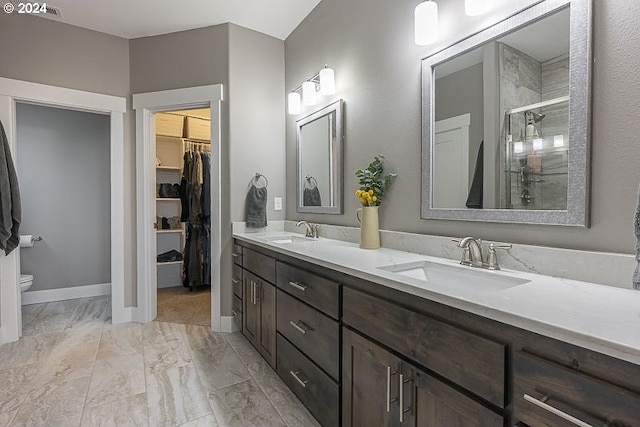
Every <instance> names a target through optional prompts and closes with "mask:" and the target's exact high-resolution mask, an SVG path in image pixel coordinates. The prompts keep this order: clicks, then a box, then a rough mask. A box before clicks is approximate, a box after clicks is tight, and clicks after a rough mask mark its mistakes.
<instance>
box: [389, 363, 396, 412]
mask: <svg viewBox="0 0 640 427" xmlns="http://www.w3.org/2000/svg"><path fill="white" fill-rule="evenodd" d="M395 374H397V372H395V371H394V372H391V366H387V413H389V412H390V411H391V404H392V403H393V402H395V401H396V400H398V399H397V398H396V399H393V400H391V375H395Z"/></svg>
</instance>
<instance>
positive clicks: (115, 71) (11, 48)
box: [0, 13, 136, 306]
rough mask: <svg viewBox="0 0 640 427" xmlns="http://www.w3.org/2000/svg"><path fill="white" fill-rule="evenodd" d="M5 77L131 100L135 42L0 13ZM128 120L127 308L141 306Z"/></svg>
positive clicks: (128, 121)
mask: <svg viewBox="0 0 640 427" xmlns="http://www.w3.org/2000/svg"><path fill="white" fill-rule="evenodd" d="M0 40H4V41H5V42H4V43H2V44H0V58H2V60H0V76H1V77H7V78H12V79H18V80H27V81H31V82H36V83H43V84H48V85H53V86H61V87H66V88H71V89H79V90H86V91H89V92H96V93H104V94H108V95H114V96H122V97H129V96H130V93H131V91H130V90H129V42H128V41H127V40H126V39H123V38H120V37H115V36H110V35H107V34H103V33H99V32H96V31H92V30H87V29H84V28H79V27H74V26H71V25H66V24H62V23H59V22H55V21H51V20H48V19H42V18H36V17H32V16H28V15H17V14H15V13H14V14H6V13H0ZM133 124H134V123H133V115H132V114H127V115H125V140H124V142H125V157H124V159H125V165H124V168H125V175H124V182H125V214H124V219H125V221H124V226H125V234H126V235H127V236H131V238H130V239H125V306H132V305H135V303H136V301H135V295H136V290H135V277H136V270H135V269H136V250H135V248H136V246H135V245H136V230H135V206H136V204H135V197H136V195H135V146H134V143H133V141H134V138H132V137H131V135H133Z"/></svg>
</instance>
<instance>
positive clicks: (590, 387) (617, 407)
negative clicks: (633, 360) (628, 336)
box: [513, 352, 640, 427]
mask: <svg viewBox="0 0 640 427" xmlns="http://www.w3.org/2000/svg"><path fill="white" fill-rule="evenodd" d="M629 375H636V376H637V375H640V367H638V369H637V372H629ZM513 381H514V393H515V396H514V417H515V420H516V422H518V421H519V422H521V423H525V424H526V425H528V426H530V427H537V426H553V427H556V426H557V427H565V426H566V427H569V426H571V427H575V426H576V425H593V426H601V425H609V426H625V427H631V426H636V427H637V426H640V395H638V394H636V393H633V392H631V391H628V390H626V389H623V388H620V387H618V386H616V385H613V384H611V383H608V382H606V381H603V380H600V379H597V378H594V377H591V376H589V375H586V374H583V373H581V372H578V371H575V370H572V369H569V368H567V367H564V366H561V365H558V364H555V363H553V362H550V361H547V360H545V359H542V358H539V357H537V356H533V355H530V354H528V353H524V352H516V354H515V356H514V380H513ZM578 420H579V421H582V422H583V423H585V424H580V422H579V421H578Z"/></svg>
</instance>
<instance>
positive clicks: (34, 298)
mask: <svg viewBox="0 0 640 427" xmlns="http://www.w3.org/2000/svg"><path fill="white" fill-rule="evenodd" d="M102 295H111V283H100V284H97V285H85V286H74V287H71V288H60V289H46V290H43V291H31V292H30V291H27V292H25V293H23V294H22V305H29V304H40V303H43V302H52V301H64V300H68V299H77V298H88V297H98V296H102Z"/></svg>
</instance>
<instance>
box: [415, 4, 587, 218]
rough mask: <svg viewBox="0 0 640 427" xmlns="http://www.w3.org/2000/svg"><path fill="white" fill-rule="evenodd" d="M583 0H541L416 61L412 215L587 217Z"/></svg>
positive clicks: (584, 21) (584, 10) (585, 32)
mask: <svg viewBox="0 0 640 427" xmlns="http://www.w3.org/2000/svg"><path fill="white" fill-rule="evenodd" d="M591 7H592V6H591V0H545V1H543V2H540V3H538V4H536V5H534V6H532V7H530V8H528V9H526V10H524V11H522V12H520V13H518V14H517V15H514V16H512V17H510V18H508V19H506V20H504V21H502V22H500V23H498V24H496V25H494V26H492V27H490V28H487V29H486V30H484V31H482V32H480V33H477V34H475V35H473V36H471V37H469V38H467V39H465V40H463V41H461V42H459V43H456V44H454V45H452V46H450V47H448V48H446V49H444V50H443V51H440V52H438V53H436V54H434V55H433V56H430V57H428V58H425V59H423V61H422V90H423V91H422V108H423V116H422V156H423V158H422V212H421V217H422V218H424V219H450V220H466V221H487V222H511V223H530V224H550V225H568V226H582V227H588V226H589V209H588V207H589V179H590V177H589V146H590V114H591V111H590V102H591V99H590V95H591V94H590V91H591V62H592V54H591V31H592V30H591V27H592V24H591V21H592V17H591Z"/></svg>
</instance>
